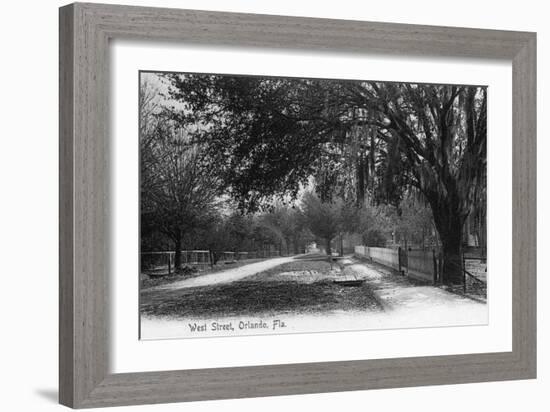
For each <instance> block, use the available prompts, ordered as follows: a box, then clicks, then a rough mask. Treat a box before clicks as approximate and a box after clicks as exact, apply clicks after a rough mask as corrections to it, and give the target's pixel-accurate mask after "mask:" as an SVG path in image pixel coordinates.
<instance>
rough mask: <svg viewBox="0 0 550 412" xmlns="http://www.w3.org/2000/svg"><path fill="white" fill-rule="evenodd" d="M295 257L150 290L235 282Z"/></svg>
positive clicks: (268, 261) (278, 259)
mask: <svg viewBox="0 0 550 412" xmlns="http://www.w3.org/2000/svg"><path fill="white" fill-rule="evenodd" d="M293 259H294V258H293V257H282V258H274V259H269V260H263V261H261V262H256V263H251V264H249V265H245V266H240V267H238V268H234V269H228V270H224V271H223V272H216V273H212V274H210V275H204V276H197V277H195V278H191V279H184V280H181V281H179V282H173V283H170V284H167V285H162V286H156V287H154V288H152V289H150V290H177V289H184V288H194V287H197V286H210V285H217V284H221V283H230V282H235V281H237V280H241V279H244V278H246V277H248V276H252V275H255V274H256V273H260V272H263V271H264V270H268V269H271V268H273V267H275V266H279V265H282V264H283V263H287V262H291V261H292V260H293Z"/></svg>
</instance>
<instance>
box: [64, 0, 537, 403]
mask: <svg viewBox="0 0 550 412" xmlns="http://www.w3.org/2000/svg"><path fill="white" fill-rule="evenodd" d="M535 54H536V38H535V35H534V34H533V33H525V32H506V31H496V30H495V31H492V30H479V29H461V28H449V27H429V26H413V25H400V24H390V23H369V22H357V21H343V20H325V19H310V18H297V17H283V16H266V15H251V14H232V13H218V12H201V11H190V10H173V9H156V8H142V7H129V6H114V5H102V4H80V3H75V4H72V5H69V6H66V7H63V8H61V9H60V79H61V81H60V189H61V190H60V191H61V193H60V218H61V219H60V220H61V223H60V239H61V244H60V401H61V403H63V404H65V405H68V406H71V407H77V408H81V407H99V406H114V405H128V404H142V403H158V402H177V401H191V400H201V399H220V398H238V397H249V396H268V395H284V394H298V393H314V392H325V391H343V390H354V389H369V388H385V387H402V386H416V385H436V384H447V383H462V382H481V381H489V380H507V379H524V378H533V377H534V376H535V365H536V324H535V322H536V301H535V296H536V294H535V263H534V262H535V259H534V256H535V248H536V245H535V220H536V219H535V216H536V214H535V204H536V202H535V137H536V131H535V124H536V122H535V112H536V110H535V98H536V93H535V84H536V82H535V77H536V73H535V68H536V57H535ZM228 354H230V356H228Z"/></svg>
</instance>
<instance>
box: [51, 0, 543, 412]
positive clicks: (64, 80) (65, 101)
mask: <svg viewBox="0 0 550 412" xmlns="http://www.w3.org/2000/svg"><path fill="white" fill-rule="evenodd" d="M59 28H60V44H59V51H60V54H59V55H60V111H59V113H60V117H59V129H60V178H59V179H60V180H59V184H60V199H59V202H60V228H59V231H60V256H59V257H60V271H59V280H60V294H59V296H60V299H59V305H60V306H59V325H60V328H59V332H60V334H59V376H60V379H59V398H60V402H61V403H62V404H64V405H67V406H70V407H75V408H85V407H100V406H114V405H129V404H145V403H161V402H179V401H195V400H204V399H223V398H243V397H256V396H272V395H289V394H301V393H317V392H330V391H350V390H361V389H372V388H388V387H405V386H419V385H438V384H454V383H465V382H483V381H498V380H510V379H529V378H535V376H536V289H535V288H536V152H535V150H536V34H535V33H527V32H511V31H496V30H479V29H465V28H452V27H431V26H418V25H406V24H389V23H370V22H359V21H344V20H329V19H313V18H297V17H282V16H270V15H269V16H268V15H254V14H237V13H219V12H210V11H193V10H177V9H158V8H145V7H130V6H116V5H104V4H84V3H76V4H71V5H68V6H65V7H62V8H61V9H60V20H59ZM112 38H130V39H147V40H162V41H180V42H192V43H196V44H217V45H220V44H223V45H238V46H249V47H264V48H292V49H298V50H331V51H346V52H355V53H362V52H363V53H364V52H377V53H392V54H416V55H426V56H434V57H437V56H445V57H449V56H452V57H481V58H497V59H506V60H509V61H512V64H513V142H514V153H513V199H512V201H513V234H512V235H513V257H512V259H513V265H512V266H513V350H512V351H511V352H502V353H485V354H467V355H452V356H432V357H419V358H418V357H417V358H399V359H380V360H360V361H344V362H322V363H307V364H292V365H270V366H253V367H238V368H219V369H199V370H187V371H165V372H146V373H129V374H110V373H109V372H108V370H109V369H108V365H109V352H108V341H107V338H108V322H107V321H108V318H107V308H108V281H107V279H108V276H107V272H106V270H107V262H108V257H109V254H108V250H107V246H106V245H107V244H108V242H107V240H108V239H107V235H108V231H107V230H106V228H107V225H108V223H109V222H108V216H107V213H106V207H107V203H108V181H107V179H108V176H109V174H108V164H109V161H108V159H109V153H108V139H109V136H108V128H107V124H108V106H109V101H108V100H109V99H108V95H109V94H108V87H109V86H108V79H109V73H108V67H109V63H108V58H109V54H108V42H109V39H112Z"/></svg>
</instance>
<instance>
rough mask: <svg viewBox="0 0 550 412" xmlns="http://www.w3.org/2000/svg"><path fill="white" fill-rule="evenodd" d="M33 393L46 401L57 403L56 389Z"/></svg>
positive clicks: (39, 390)
mask: <svg viewBox="0 0 550 412" xmlns="http://www.w3.org/2000/svg"><path fill="white" fill-rule="evenodd" d="M35 393H36V394H37V395H38V396H40V397H41V398H43V399H45V400H47V401H50V402H53V403H59V392H58V390H57V389H37V390H36V391H35Z"/></svg>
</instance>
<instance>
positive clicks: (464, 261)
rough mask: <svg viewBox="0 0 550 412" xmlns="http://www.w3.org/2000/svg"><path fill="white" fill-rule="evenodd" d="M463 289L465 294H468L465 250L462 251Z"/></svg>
mask: <svg viewBox="0 0 550 412" xmlns="http://www.w3.org/2000/svg"><path fill="white" fill-rule="evenodd" d="M461 269H462V283H463V286H462V289H463V292H464V294H466V260H465V259H464V252H462V268H461Z"/></svg>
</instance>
